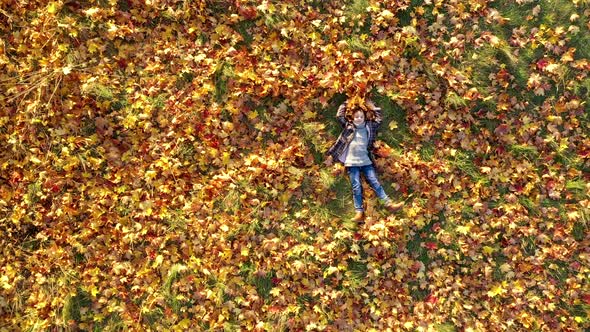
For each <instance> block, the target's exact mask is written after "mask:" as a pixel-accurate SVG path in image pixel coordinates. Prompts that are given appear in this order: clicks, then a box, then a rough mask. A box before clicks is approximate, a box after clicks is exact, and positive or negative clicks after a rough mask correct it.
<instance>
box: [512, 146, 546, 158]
mask: <svg viewBox="0 0 590 332" xmlns="http://www.w3.org/2000/svg"><path fill="white" fill-rule="evenodd" d="M508 150H509V151H510V152H511V153H512V155H514V156H515V157H516V158H524V159H527V160H531V161H532V160H536V159H537V158H539V150H537V148H536V147H535V146H531V145H525V144H514V145H511V146H510V147H509V149H508Z"/></svg>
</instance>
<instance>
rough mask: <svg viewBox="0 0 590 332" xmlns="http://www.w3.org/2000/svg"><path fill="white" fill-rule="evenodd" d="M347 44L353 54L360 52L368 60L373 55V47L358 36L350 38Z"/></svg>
mask: <svg viewBox="0 0 590 332" xmlns="http://www.w3.org/2000/svg"><path fill="white" fill-rule="evenodd" d="M346 43H347V44H348V47H349V48H350V50H351V51H353V52H360V53H362V54H363V55H364V56H365V57H366V58H368V57H369V56H370V55H371V52H372V51H371V45H369V43H367V42H366V41H364V40H362V39H361V38H360V37H358V36H352V37H350V38H348V39H347V40H346Z"/></svg>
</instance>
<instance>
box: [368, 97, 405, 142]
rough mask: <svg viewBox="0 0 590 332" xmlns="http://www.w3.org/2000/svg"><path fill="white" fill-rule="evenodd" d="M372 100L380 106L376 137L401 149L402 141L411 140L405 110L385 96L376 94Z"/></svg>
mask: <svg viewBox="0 0 590 332" xmlns="http://www.w3.org/2000/svg"><path fill="white" fill-rule="evenodd" d="M374 101H375V104H376V105H377V106H379V107H381V113H382V116H383V122H382V124H381V127H380V128H379V131H378V134H377V138H378V139H380V140H383V141H384V142H385V143H386V144H387V145H389V146H391V147H394V148H396V149H401V148H402V147H403V145H404V143H407V142H411V141H412V140H413V137H412V134H411V132H410V129H409V128H408V123H407V120H406V112H405V111H404V110H403V109H402V108H401V107H399V106H398V105H397V104H396V103H394V102H393V101H392V100H391V99H390V98H389V97H387V96H382V95H379V94H377V95H376V97H375V98H374Z"/></svg>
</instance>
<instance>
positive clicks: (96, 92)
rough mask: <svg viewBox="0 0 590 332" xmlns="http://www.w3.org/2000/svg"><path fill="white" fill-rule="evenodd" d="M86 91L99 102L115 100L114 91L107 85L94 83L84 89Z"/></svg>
mask: <svg viewBox="0 0 590 332" xmlns="http://www.w3.org/2000/svg"><path fill="white" fill-rule="evenodd" d="M84 91H85V92H87V93H89V94H90V95H91V96H93V97H95V98H97V99H98V100H113V99H114V98H115V94H114V93H113V90H111V88H109V87H108V86H106V85H103V84H100V83H92V84H90V85H88V86H86V87H84Z"/></svg>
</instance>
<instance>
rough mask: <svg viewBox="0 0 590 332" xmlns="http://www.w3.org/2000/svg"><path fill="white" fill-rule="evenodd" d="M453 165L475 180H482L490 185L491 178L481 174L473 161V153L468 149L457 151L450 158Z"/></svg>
mask: <svg viewBox="0 0 590 332" xmlns="http://www.w3.org/2000/svg"><path fill="white" fill-rule="evenodd" d="M450 163H451V165H453V166H454V167H456V168H458V169H459V170H460V171H461V172H463V173H465V174H467V175H468V176H469V177H471V179H473V180H474V181H475V182H481V183H483V184H484V185H486V186H487V185H489V183H490V180H489V179H488V178H487V177H486V176H484V175H483V174H481V173H480V172H479V170H478V168H477V167H476V166H475V164H474V163H473V155H472V154H471V153H470V152H468V151H461V150H459V151H457V152H456V154H455V156H454V157H453V158H452V159H451V160H450Z"/></svg>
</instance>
